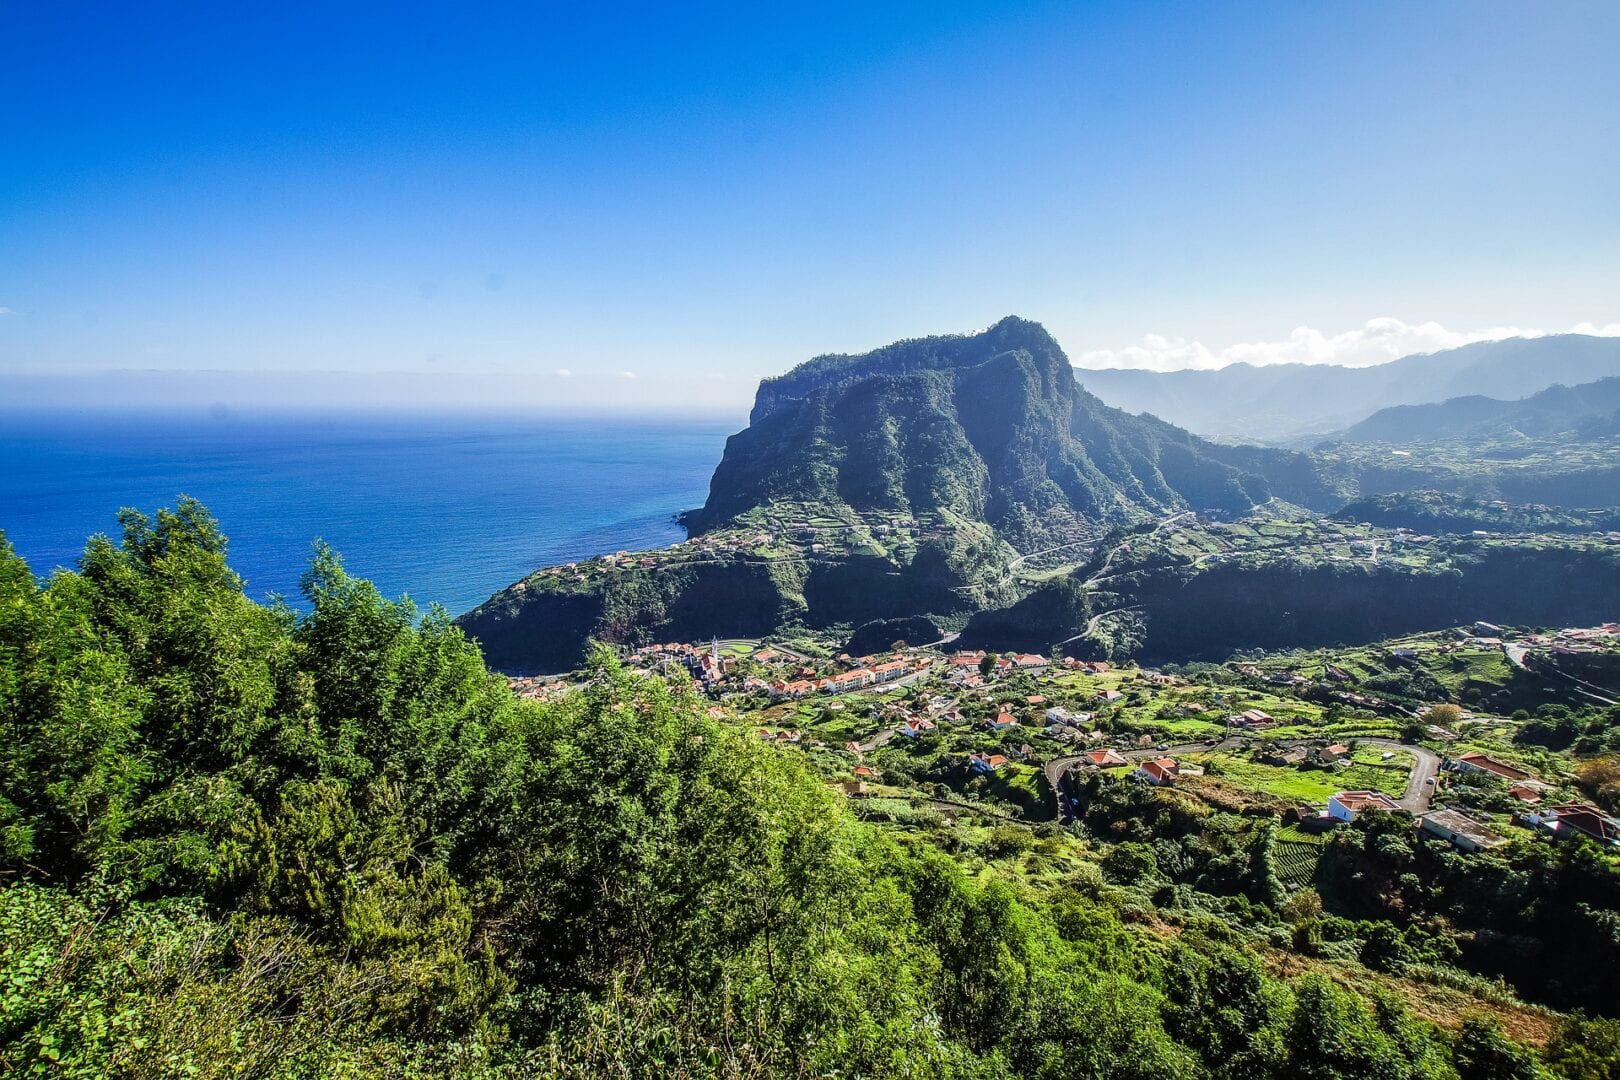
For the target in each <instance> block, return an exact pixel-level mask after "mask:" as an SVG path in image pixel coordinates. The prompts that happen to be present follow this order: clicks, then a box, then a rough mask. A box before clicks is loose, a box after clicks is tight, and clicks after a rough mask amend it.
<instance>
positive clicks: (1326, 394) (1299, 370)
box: [1075, 334, 1620, 446]
mask: <svg viewBox="0 0 1620 1080" xmlns="http://www.w3.org/2000/svg"><path fill="white" fill-rule="evenodd" d="M1617 375H1620V338H1600V337H1589V336H1586V335H1582V334H1561V335H1555V336H1552V337H1541V338H1510V339H1508V340H1505V341H1488V342H1480V343H1478V344H1475V345H1465V346H1463V347H1462V348H1459V349H1448V350H1445V351H1443V352H1437V353H1427V354H1422V355H1418V356H1408V357H1404V358H1402V359H1400V360H1395V361H1392V362H1390V363H1388V364H1379V365H1376V366H1374V367H1360V368H1348V367H1339V366H1335V365H1327V364H1274V365H1267V366H1263V367H1256V366H1254V365H1251V364H1233V365H1231V366H1229V367H1224V368H1221V369H1219V370H1216V371H1171V372H1154V371H1142V370H1137V369H1123V368H1119V369H1107V370H1083V369H1082V370H1078V371H1076V372H1075V376H1076V378H1077V379H1078V380H1079V382H1080V383H1081V385H1083V386H1084V387H1085V388H1086V389H1087V390H1090V391H1091V392H1092V393H1094V394H1096V395H1097V396H1098V397H1099V398H1101V399H1102V400H1103V401H1105V402H1107V403H1108V404H1110V405H1113V406H1115V407H1117V408H1120V409H1124V410H1126V411H1127V412H1132V413H1143V412H1145V413H1151V414H1152V415H1154V416H1156V417H1158V418H1160V419H1162V420H1165V421H1168V422H1170V423H1172V424H1177V425H1180V426H1181V427H1184V428H1187V429H1188V430H1189V431H1193V432H1195V433H1197V434H1199V435H1201V436H1204V437H1205V438H1209V439H1218V440H1221V441H1224V442H1251V443H1268V444H1274V445H1294V446H1306V445H1309V443H1311V442H1312V441H1314V440H1315V439H1318V438H1321V437H1325V436H1328V435H1332V434H1335V433H1338V432H1342V431H1344V430H1345V429H1346V428H1349V427H1351V426H1353V425H1355V424H1358V423H1360V422H1361V421H1363V420H1365V419H1367V418H1368V417H1369V416H1371V415H1372V414H1373V413H1375V412H1377V411H1378V410H1380V409H1384V408H1388V407H1390V406H1395V405H1422V404H1428V403H1433V402H1443V401H1446V400H1448V399H1451V398H1457V397H1464V396H1470V395H1482V396H1485V397H1490V398H1497V399H1502V400H1512V399H1517V398H1523V397H1526V396H1528V395H1530V394H1534V393H1536V392H1537V391H1540V390H1544V389H1546V388H1547V387H1550V386H1553V385H1555V384H1560V383H1561V384H1563V385H1566V386H1574V385H1577V384H1580V383H1588V382H1593V381H1595V380H1598V379H1603V378H1607V377H1610V376H1617Z"/></svg>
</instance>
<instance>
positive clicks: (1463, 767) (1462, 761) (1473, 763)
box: [1457, 752, 1530, 783]
mask: <svg viewBox="0 0 1620 1080" xmlns="http://www.w3.org/2000/svg"><path fill="white" fill-rule="evenodd" d="M1457 769H1458V771H1460V772H1482V773H1490V774H1491V775H1492V776H1499V777H1501V778H1502V779H1503V780H1508V781H1511V782H1513V783H1518V782H1519V781H1520V780H1528V779H1530V774H1529V773H1528V772H1526V771H1525V770H1523V769H1521V768H1519V767H1517V766H1515V765H1509V764H1508V763H1507V762H1505V761H1498V760H1497V759H1496V758H1493V757H1491V756H1490V755H1489V754H1481V753H1478V752H1473V753H1467V754H1463V755H1462V756H1461V757H1459V758H1458V759H1457Z"/></svg>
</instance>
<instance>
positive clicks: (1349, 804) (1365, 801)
mask: <svg viewBox="0 0 1620 1080" xmlns="http://www.w3.org/2000/svg"><path fill="white" fill-rule="evenodd" d="M1399 809H1400V807H1399V806H1398V805H1396V802H1395V800H1394V799H1392V798H1390V797H1389V796H1388V795H1385V794H1384V793H1383V792H1381V791H1340V792H1337V793H1336V794H1333V795H1330V796H1329V797H1328V817H1331V818H1334V819H1335V820H1337V821H1354V820H1356V818H1358V817H1360V816H1361V815H1362V814H1365V813H1367V812H1368V811H1369V810H1372V811H1389V810H1399Z"/></svg>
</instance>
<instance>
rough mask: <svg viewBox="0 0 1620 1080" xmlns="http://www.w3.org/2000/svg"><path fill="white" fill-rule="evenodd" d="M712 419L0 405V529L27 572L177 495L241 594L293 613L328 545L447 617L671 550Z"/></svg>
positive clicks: (713, 453) (703, 492) (718, 428)
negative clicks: (202, 522)
mask: <svg viewBox="0 0 1620 1080" xmlns="http://www.w3.org/2000/svg"><path fill="white" fill-rule="evenodd" d="M741 426H742V420H741V418H740V417H739V418H738V419H737V420H734V421H727V420H721V419H712V418H708V419H671V418H667V417H661V418H657V419H641V418H614V419H601V418H594V417H593V418H589V419H585V418H568V419H559V418H557V417H553V416H546V417H539V416H527V417H525V416H517V415H404V414H401V415H376V414H372V415H348V416H340V415H320V414H305V415H293V414H278V415H257V416H240V415H224V416H209V415H187V416H160V415H153V414H150V413H147V414H129V415H114V414H106V413H102V414H94V415H80V414H73V415H68V414H63V413H53V414H0V532H4V533H5V535H6V537H7V538H8V539H9V540H10V541H11V543H12V545H13V547H15V548H16V550H17V552H18V554H20V555H21V556H22V557H23V558H24V559H25V560H26V561H27V562H28V564H29V566H30V567H31V568H32V569H33V571H34V572H35V574H36V575H40V576H45V575H48V574H49V573H50V572H51V571H52V570H53V569H55V568H57V567H72V566H73V565H75V563H76V561H77V559H78V557H79V555H80V553H81V552H82V550H83V548H84V542H85V539H86V538H87V537H88V536H90V535H91V534H93V533H97V532H104V533H107V534H108V535H110V536H113V537H116V536H117V535H118V531H119V526H118V522H117V519H116V517H115V515H116V514H117V512H118V509H119V508H120V507H124V506H132V507H135V508H136V509H138V510H142V511H145V512H147V513H151V512H153V511H155V510H156V509H157V508H159V507H164V506H173V505H174V502H175V499H176V498H177V497H178V496H180V495H182V494H184V495H191V496H194V497H195V498H197V499H200V500H202V502H203V503H204V504H205V505H206V506H207V507H208V509H209V510H210V511H211V512H212V513H213V514H214V516H215V517H216V518H218V519H219V522H220V527H221V528H222V529H223V531H224V532H225V535H226V536H227V537H228V538H229V544H230V546H229V549H228V555H229V559H230V563H231V565H232V567H233V568H234V569H235V570H236V571H237V573H239V574H241V575H242V577H243V578H244V579H245V582H246V588H247V592H248V595H250V596H252V597H254V598H255V599H264V598H266V597H268V596H270V595H271V594H280V595H282V596H285V597H286V598H287V599H288V600H289V602H292V603H294V604H295V605H297V606H301V605H302V600H303V598H302V596H301V594H300V593H299V587H298V582H299V578H300V577H301V576H302V575H303V573H304V571H305V570H306V569H307V568H308V565H309V556H310V550H311V544H312V542H313V541H314V540H315V539H316V538H317V537H320V538H323V539H325V540H326V541H327V542H328V543H329V544H331V545H332V547H333V548H335V549H336V550H337V551H338V552H339V553H340V554H341V555H342V556H343V559H344V565H345V567H346V568H347V569H348V571H349V572H350V573H351V574H354V575H356V576H358V577H365V578H370V579H371V580H372V581H374V582H376V583H377V586H378V588H380V589H381V590H382V591H383V593H384V594H385V595H388V596H399V595H401V594H407V593H408V594H409V595H410V596H411V598H412V599H414V600H415V601H416V602H417V603H418V604H421V605H422V606H423V607H426V606H427V605H428V604H430V603H438V604H442V605H443V606H444V607H446V608H447V609H449V611H450V612H451V613H452V614H460V613H461V612H463V611H466V610H468V609H469V608H472V607H475V606H476V605H478V604H480V603H482V602H483V601H484V600H486V599H488V597H489V596H490V594H491V593H493V592H495V591H496V590H498V589H501V588H503V587H504V586H506V585H509V584H511V583H512V582H514V581H516V580H518V579H519V578H521V577H523V576H525V575H526V574H528V573H529V572H530V571H532V570H534V569H535V568H537V567H540V566H544V565H547V564H550V563H556V562H567V561H572V560H575V559H582V558H586V557H588V556H591V555H596V554H601V553H603V552H609V551H618V550H635V549H640V548H652V547H660V546H664V545H668V544H673V543H675V542H676V541H678V540H681V539H683V538H684V537H685V532H684V530H682V529H681V528H680V526H679V525H678V524H677V523H676V521H675V515H676V514H677V513H678V512H679V511H681V510H685V509H688V508H691V507H695V506H700V505H702V503H703V500H704V498H705V497H706V496H707V494H708V482H709V477H710V475H711V474H712V473H713V471H714V467H715V465H716V463H717V462H719V460H720V455H721V451H722V450H723V449H724V446H725V439H726V435H727V434H729V433H730V432H731V431H734V430H736V429H737V428H739V427H741Z"/></svg>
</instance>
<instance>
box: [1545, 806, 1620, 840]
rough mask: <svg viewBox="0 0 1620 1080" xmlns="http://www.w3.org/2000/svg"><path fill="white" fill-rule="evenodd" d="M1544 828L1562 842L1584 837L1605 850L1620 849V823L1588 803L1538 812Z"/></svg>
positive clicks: (1550, 807) (1554, 807)
mask: <svg viewBox="0 0 1620 1080" xmlns="http://www.w3.org/2000/svg"><path fill="white" fill-rule="evenodd" d="M1536 819H1537V820H1539V821H1540V823H1541V825H1542V827H1544V828H1545V829H1546V830H1547V831H1548V832H1550V833H1552V834H1553V835H1554V836H1556V837H1558V838H1559V839H1561V840H1569V839H1573V838H1574V837H1576V836H1584V837H1586V838H1587V839H1588V840H1595V841H1597V842H1598V843H1600V844H1602V845H1604V846H1605V847H1620V821H1616V820H1615V819H1614V818H1612V817H1609V816H1608V815H1607V814H1605V813H1604V812H1603V811H1601V810H1599V809H1598V808H1597V807H1595V806H1589V805H1587V804H1586V803H1567V804H1565V805H1563V806H1549V807H1548V808H1547V809H1545V810H1539V811H1537V812H1536Z"/></svg>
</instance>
